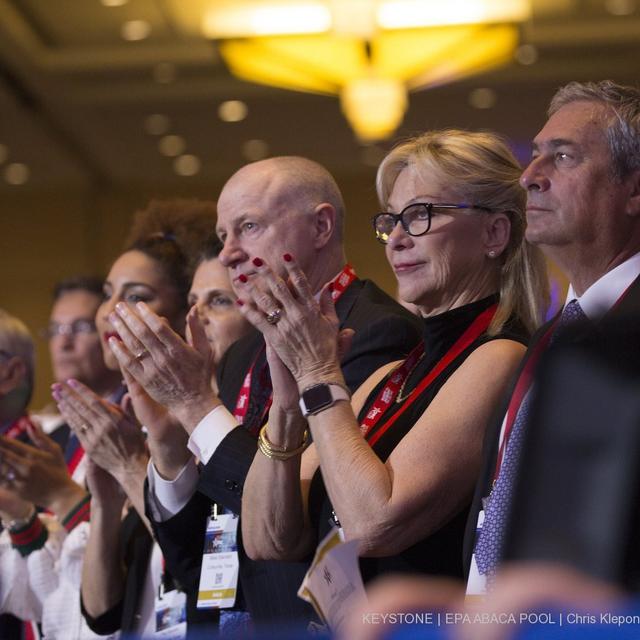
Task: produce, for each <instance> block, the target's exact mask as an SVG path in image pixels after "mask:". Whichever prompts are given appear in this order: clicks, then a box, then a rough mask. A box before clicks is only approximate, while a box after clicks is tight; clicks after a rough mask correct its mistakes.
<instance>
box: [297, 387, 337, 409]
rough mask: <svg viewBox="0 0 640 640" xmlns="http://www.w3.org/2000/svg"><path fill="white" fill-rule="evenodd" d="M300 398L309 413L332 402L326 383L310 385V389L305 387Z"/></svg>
mask: <svg viewBox="0 0 640 640" xmlns="http://www.w3.org/2000/svg"><path fill="white" fill-rule="evenodd" d="M302 399H303V400H304V405H305V407H306V408H307V412H309V413H313V412H314V411H319V410H320V409H322V408H324V407H328V406H329V405H331V404H333V396H332V395H331V389H330V388H329V385H327V384H319V385H317V386H315V387H311V389H307V390H306V391H305V392H304V393H303V394H302Z"/></svg>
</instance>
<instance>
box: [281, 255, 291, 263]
mask: <svg viewBox="0 0 640 640" xmlns="http://www.w3.org/2000/svg"><path fill="white" fill-rule="evenodd" d="M282 258H283V260H284V261H285V262H291V261H292V260H293V256H292V255H291V254H290V253H285V254H284V255H283V256H282Z"/></svg>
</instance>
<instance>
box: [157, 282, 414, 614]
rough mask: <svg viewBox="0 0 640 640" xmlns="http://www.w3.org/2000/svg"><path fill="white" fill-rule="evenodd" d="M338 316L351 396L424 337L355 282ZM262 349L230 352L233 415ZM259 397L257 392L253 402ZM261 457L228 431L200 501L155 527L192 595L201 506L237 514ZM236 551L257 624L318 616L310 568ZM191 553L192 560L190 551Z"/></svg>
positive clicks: (255, 336)
mask: <svg viewBox="0 0 640 640" xmlns="http://www.w3.org/2000/svg"><path fill="white" fill-rule="evenodd" d="M336 312H337V314H338V317H339V318H340V326H341V328H352V329H354V331H355V336H354V339H353V344H352V347H351V350H350V352H349V353H348V354H347V356H346V357H345V358H344V360H343V363H342V369H343V372H344V376H345V380H346V382H347V385H348V386H349V387H350V388H351V389H352V390H354V389H356V388H357V387H359V386H360V385H361V384H362V383H363V382H364V381H365V380H366V379H367V377H368V376H369V375H371V373H373V372H374V371H375V370H376V369H378V368H379V367H380V366H382V365H383V364H386V363H387V362H390V361H393V360H397V359H400V358H403V357H405V356H406V354H407V353H408V352H409V351H410V350H411V348H412V347H413V346H415V344H417V342H418V341H419V340H420V337H421V331H422V324H421V321H420V320H419V319H418V318H416V317H415V316H413V315H412V314H410V313H409V312H408V311H407V310H406V309H404V308H403V307H401V306H400V305H399V304H398V303H397V302H395V301H394V300H393V299H392V298H390V297H389V296H388V295H387V294H386V293H384V292H383V291H382V290H381V289H379V288H378V287H377V286H376V285H375V284H374V283H372V282H370V281H367V280H356V281H355V282H353V283H352V284H351V285H350V286H349V287H348V288H347V289H346V290H345V292H344V293H343V295H342V296H341V297H340V299H339V300H338V303H337V305H336ZM263 346H264V340H263V338H262V335H261V334H260V333H259V332H257V331H255V332H252V333H251V334H250V335H249V336H247V337H246V338H243V339H242V340H239V341H238V342H236V343H235V344H234V345H233V346H232V347H231V348H230V349H229V351H228V352H227V356H226V357H225V359H224V361H223V363H222V365H221V367H220V371H219V382H220V398H221V399H222V401H223V403H224V404H225V406H226V407H227V408H228V409H229V410H231V411H233V410H234V408H235V403H236V399H237V396H238V392H239V390H240V387H241V385H242V381H243V379H244V376H245V374H246V372H247V371H248V369H249V367H250V366H251V365H252V363H253V362H254V360H255V358H256V354H257V353H259V352H260V351H261V350H262V349H263ZM253 382H255V381H253V380H252V383H253ZM257 392H258V390H257V389H255V388H254V384H252V389H251V395H252V396H253V395H254V393H257ZM250 410H251V409H250ZM256 451H257V440H256V438H255V436H253V435H252V434H250V433H249V432H248V431H247V430H246V429H234V430H233V431H231V433H229V435H228V436H227V437H226V438H225V439H224V440H223V441H222V443H221V444H220V446H219V447H218V448H217V450H216V452H215V453H214V454H213V456H212V458H211V460H209V462H208V463H207V465H206V466H204V467H203V469H202V470H201V479H200V485H199V487H198V490H199V492H200V493H199V494H196V496H194V498H193V499H192V500H191V502H190V503H189V504H188V505H187V506H186V507H185V509H184V510H183V511H182V512H180V513H178V514H176V516H174V517H173V518H171V519H170V520H168V521H167V522H163V523H153V524H154V530H155V533H156V536H157V539H158V542H159V543H160V546H161V547H162V550H163V552H164V554H165V557H166V559H167V566H168V567H169V568H170V569H171V571H172V573H174V575H176V576H177V577H178V578H179V579H180V580H181V581H183V583H184V584H186V585H187V586H188V588H191V589H193V590H197V588H198V583H197V579H196V581H195V582H192V583H191V586H190V587H189V583H188V582H187V580H188V579H189V576H191V578H193V577H194V576H195V575H196V574H198V570H199V567H200V559H201V555H202V537H199V539H198V543H197V545H196V548H197V555H195V556H194V555H189V550H187V549H185V545H186V544H188V543H187V540H186V538H187V537H190V536H185V535H184V532H185V531H193V529H194V527H197V528H198V529H202V528H203V526H204V519H205V518H206V517H207V515H208V513H209V508H210V501H209V500H205V501H203V500H202V495H203V494H204V495H205V496H207V498H208V499H210V500H212V501H215V502H217V503H218V504H220V505H222V506H223V507H225V508H227V509H229V510H231V511H233V512H234V513H240V510H241V497H242V489H243V486H244V481H245V478H246V476H247V473H248V471H249V468H250V466H251V463H252V461H253V457H254V455H255V453H256ZM198 545H199V546H198ZM189 546H192V545H189ZM238 549H239V552H240V584H241V589H242V592H243V595H244V599H245V606H246V608H247V609H248V610H249V611H250V613H251V615H252V617H253V619H254V621H256V622H260V621H269V622H273V621H279V620H287V621H289V622H292V621H294V620H301V619H306V620H308V619H310V618H311V617H312V616H313V612H312V609H311V607H310V606H309V605H307V604H305V603H304V602H303V601H302V600H300V599H299V598H298V597H297V596H296V593H297V590H298V587H299V586H300V583H301V582H302V578H303V577H304V574H305V572H306V569H307V566H308V563H306V562H298V563H289V562H256V561H253V560H251V559H249V558H248V557H247V556H246V554H244V552H243V548H242V544H241V540H239V544H238ZM190 552H191V554H192V553H193V548H191V549H190ZM194 567H196V568H197V570H194Z"/></svg>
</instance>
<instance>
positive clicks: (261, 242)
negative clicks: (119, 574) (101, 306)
mask: <svg viewBox="0 0 640 640" xmlns="http://www.w3.org/2000/svg"><path fill="white" fill-rule="evenodd" d="M343 219H344V203H343V201H342V197H341V194H340V191H339V189H338V187H337V185H336V183H335V181H334V180H333V178H332V177H331V176H330V174H329V173H328V172H327V171H326V170H325V169H324V168H323V167H321V166H320V165H318V164H317V163H315V162H312V161H310V160H307V159H304V158H297V157H282V158H272V159H269V160H266V161H261V162H257V163H253V164H250V165H247V166H246V167H244V168H242V169H240V170H239V171H238V172H237V173H236V174H234V176H232V177H231V179H230V180H229V181H228V182H227V183H226V185H225V186H224V188H223V190H222V192H221V194H220V198H219V200H218V223H217V232H218V235H219V236H220V239H221V240H222V242H223V243H224V248H223V250H222V252H221V253H220V257H219V258H220V261H221V262H222V263H223V264H224V265H225V266H226V267H228V269H229V271H230V274H231V279H232V282H233V286H234V289H235V290H236V292H237V293H238V295H239V296H240V297H242V290H243V287H244V286H245V285H246V284H247V283H248V282H249V281H250V279H251V276H252V274H253V272H254V270H255V267H256V265H258V266H259V265H260V264H261V261H262V260H264V261H266V262H267V263H268V264H269V265H270V266H271V267H272V268H273V269H274V270H275V271H276V272H278V273H280V274H281V275H283V276H285V277H286V270H285V269H284V261H286V260H287V259H290V258H289V256H291V255H293V256H295V259H296V261H297V263H298V264H299V265H301V267H302V269H303V270H304V272H305V274H306V276H307V279H308V281H309V284H310V286H311V288H312V290H313V291H314V292H320V290H321V289H322V288H323V287H324V286H325V285H327V283H332V286H333V297H334V301H335V304H336V312H337V315H338V317H339V319H340V323H341V328H342V329H352V330H353V331H354V336H353V340H352V344H351V347H350V349H349V351H348V353H347V354H346V356H345V358H344V359H343V370H344V374H345V380H346V382H347V384H348V386H349V387H350V389H351V390H355V389H356V388H357V387H358V386H360V384H362V382H364V380H366V378H367V377H368V376H369V375H370V374H371V373H372V372H373V371H375V370H376V369H377V368H379V367H380V366H381V365H383V364H385V363H387V362H390V361H392V360H396V359H399V358H402V357H404V356H405V355H406V353H408V351H409V350H410V349H411V348H412V346H413V345H415V344H416V343H417V341H418V340H419V337H420V332H421V329H420V323H419V321H418V319H417V318H415V316H413V315H412V314H410V313H409V312H408V311H406V310H405V309H403V308H402V307H401V306H400V305H398V304H397V303H396V302H395V301H394V300H392V299H391V298H390V297H389V296H387V295H386V294H385V293H383V292H382V291H381V290H380V289H379V288H378V287H377V286H376V285H375V284H373V283H372V282H369V281H366V280H359V279H358V278H357V277H356V275H355V272H354V271H353V269H352V268H351V267H350V266H349V265H348V264H347V262H346V257H345V254H344V248H343V244H342V240H343ZM278 313H279V311H278V310H275V309H274V310H273V311H272V313H270V314H269V315H272V314H273V318H274V321H276V322H277V314H278ZM123 319H124V320H125V322H126V321H127V319H126V313H125V314H124V316H123ZM139 319H140V320H142V321H145V322H147V324H148V329H149V330H150V331H153V324H154V319H153V318H152V317H151V316H147V317H145V314H144V313H141V317H140V318H139ZM158 329H159V334H158V335H159V336H161V334H162V333H163V329H162V327H160V326H159V325H158ZM196 334H197V328H196ZM139 335H141V336H142V337H144V334H139ZM195 338H196V339H195V342H197V335H196V336H195ZM165 339H166V338H163V337H160V339H159V340H155V342H154V339H153V338H152V337H151V335H150V334H149V335H148V336H147V339H142V340H141V342H142V344H143V345H144V346H145V347H146V350H145V351H143V352H142V353H141V354H139V355H138V358H137V359H136V358H135V357H132V356H133V354H132V353H129V354H125V353H124V352H123V353H122V355H121V362H123V363H124V364H125V366H126V365H127V363H128V364H129V366H130V370H131V373H132V375H134V376H135V377H137V379H138V380H139V381H140V382H141V383H142V384H143V386H145V388H147V390H148V391H149V393H150V394H151V395H152V396H153V397H154V398H155V399H156V400H158V401H159V402H161V403H162V404H164V405H165V406H167V407H168V408H169V409H170V411H171V412H172V414H173V415H174V416H176V417H177V418H178V419H179V420H180V422H181V424H182V425H183V426H184V428H185V429H186V431H187V432H188V433H189V434H190V438H189V448H190V449H191V451H192V452H193V453H194V454H195V455H196V456H197V458H198V459H199V460H200V461H201V463H202V467H201V471H200V473H198V471H197V470H196V467H195V463H194V461H193V457H192V456H191V454H190V453H189V452H188V451H186V450H185V449H184V448H183V449H182V450H181V452H179V451H177V448H176V447H173V446H162V444H160V443H159V442H158V443H156V442H154V438H155V437H156V436H155V434H153V433H151V434H150V446H151V448H152V451H156V452H157V453H156V454H155V455H154V458H153V463H154V464H153V465H152V466H151V467H150V475H149V487H150V491H149V492H148V505H149V513H150V516H151V520H152V522H153V525H154V528H155V532H156V535H157V538H158V540H159V542H160V545H161V546H162V548H163V552H164V553H165V556H166V559H167V564H168V566H169V567H170V568H171V569H172V572H173V573H174V575H176V576H177V577H179V578H181V579H182V580H183V582H185V586H186V587H187V589H191V590H194V589H197V586H198V577H199V570H200V559H201V556H202V548H203V540H204V526H205V519H206V517H207V515H208V514H209V512H210V509H211V503H212V501H215V502H216V503H217V504H219V505H220V506H221V507H224V508H225V509H228V510H230V511H232V512H234V513H240V505H241V496H242V487H243V484H244V479H245V477H246V474H247V472H248V469H249V467H250V466H251V462H252V460H253V457H254V456H255V454H256V451H257V440H256V436H257V432H258V430H259V428H260V427H261V426H262V424H264V422H265V421H266V419H267V415H268V410H269V406H270V402H271V381H270V377H269V369H268V366H267V362H266V351H265V344H264V340H263V338H262V335H261V334H260V333H259V332H257V331H253V332H252V333H251V334H250V335H249V336H247V337H246V338H243V339H242V340H240V341H238V342H237V343H236V344H235V345H233V346H232V347H231V348H230V349H229V351H228V352H227V356H226V357H225V359H224V361H223V363H222V365H221V366H220V368H219V371H218V379H219V393H218V394H215V393H214V392H213V391H211V389H210V388H208V386H207V385H206V380H205V379H204V378H203V377H202V372H203V370H204V368H205V361H204V360H203V359H202V356H201V354H199V353H198V351H197V349H188V348H187V347H186V345H182V347H178V346H177V344H178V343H177V342H175V341H174V342H173V343H172V345H171V347H170V348H169V349H162V348H161V346H160V344H159V343H162V341H163V340H165ZM169 340H170V339H169ZM194 345H195V343H194ZM141 358H142V359H141ZM156 363H161V366H158V367H156V366H155V364H156ZM167 372H169V373H167ZM163 376H164V377H166V380H167V385H166V386H165V388H161V387H162V386H163V385H162V383H161V382H159V380H161V379H162V378H163ZM203 380H204V381H203ZM240 425H241V426H240ZM156 445H157V446H156ZM163 452H167V453H166V455H164V454H163ZM196 487H197V489H198V492H195V490H196ZM186 531H189V532H190V535H185V532H186ZM239 542H240V544H239V545H238V546H239V551H240V581H241V587H242V591H243V595H244V598H245V602H246V606H247V608H248V610H249V611H250V612H251V614H252V617H253V619H254V621H276V620H281V621H289V622H291V621H293V620H295V619H299V620H300V619H305V620H308V619H309V618H310V617H311V616H312V611H311V608H310V607H309V606H308V605H306V604H305V603H303V602H302V601H301V600H299V599H298V598H297V596H296V592H297V589H298V587H299V585H300V583H301V581H302V578H303V576H304V573H305V570H306V567H307V563H283V562H279V563H273V562H253V561H251V560H250V559H249V558H248V557H247V556H246V555H245V554H244V552H243V550H242V545H241V541H239Z"/></svg>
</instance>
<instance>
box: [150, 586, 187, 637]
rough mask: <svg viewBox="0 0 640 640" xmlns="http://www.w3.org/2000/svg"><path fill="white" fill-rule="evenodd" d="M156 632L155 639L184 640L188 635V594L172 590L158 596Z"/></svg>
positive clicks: (161, 592)
mask: <svg viewBox="0 0 640 640" xmlns="http://www.w3.org/2000/svg"><path fill="white" fill-rule="evenodd" d="M155 611H156V632H155V634H154V636H153V637H154V638H171V640H182V638H185V637H186V635H187V594H186V593H184V591H178V590H177V589H172V590H171V591H167V592H163V591H162V587H160V593H159V594H158V595H157V596H156V604H155Z"/></svg>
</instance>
